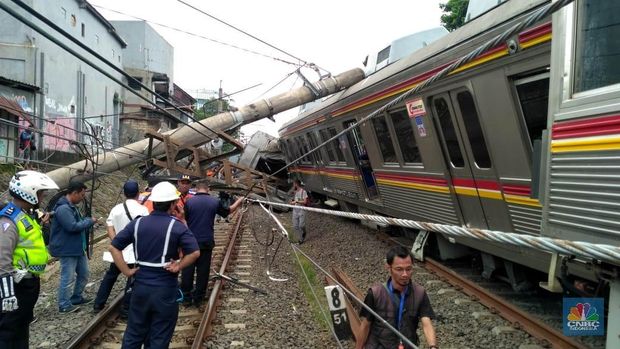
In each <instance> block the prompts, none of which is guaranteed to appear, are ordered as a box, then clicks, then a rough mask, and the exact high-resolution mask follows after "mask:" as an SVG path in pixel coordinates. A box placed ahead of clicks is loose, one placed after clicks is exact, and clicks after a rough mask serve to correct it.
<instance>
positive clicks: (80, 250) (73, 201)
mask: <svg viewBox="0 0 620 349" xmlns="http://www.w3.org/2000/svg"><path fill="white" fill-rule="evenodd" d="M85 196H86V185H85V184H84V183H82V182H77V181H75V182H71V183H69V186H68V187H67V194H66V195H65V196H63V197H61V198H60V199H59V200H58V202H57V203H56V205H55V206H54V212H56V214H55V216H54V219H52V230H51V231H52V232H51V235H50V245H49V251H50V254H51V255H52V256H54V257H58V259H59V261H60V282H59V283H58V309H59V311H60V312H61V313H72V312H74V311H76V310H78V309H79V307H78V305H80V304H87V303H89V302H90V301H91V300H92V299H87V298H84V297H83V296H82V292H83V291H84V287H86V282H87V281H88V259H87V258H86V249H87V248H88V245H87V243H88V242H87V241H88V234H87V230H88V228H90V227H92V226H93V225H94V224H95V223H97V219H96V218H92V217H88V218H82V214H81V213H80V211H79V210H78V209H77V207H75V205H77V204H79V203H80V202H82V200H84V197H85ZM76 275H77V279H76ZM72 286H73V287H72ZM71 288H73V294H71Z"/></svg>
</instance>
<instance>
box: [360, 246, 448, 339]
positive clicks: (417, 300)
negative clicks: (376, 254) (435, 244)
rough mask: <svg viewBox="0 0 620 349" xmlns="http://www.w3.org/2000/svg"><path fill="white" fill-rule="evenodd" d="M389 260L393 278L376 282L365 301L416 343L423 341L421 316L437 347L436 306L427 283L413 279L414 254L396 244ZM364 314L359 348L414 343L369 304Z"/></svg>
mask: <svg viewBox="0 0 620 349" xmlns="http://www.w3.org/2000/svg"><path fill="white" fill-rule="evenodd" d="M386 261H387V265H386V268H387V269H388V270H389V272H390V278H389V279H388V280H387V282H385V283H379V284H375V285H373V286H372V287H371V288H370V289H369V290H368V293H367V294H366V298H365V299H364V303H365V304H366V305H367V306H368V307H369V308H370V309H372V310H373V311H374V312H376V313H377V315H379V316H380V317H381V318H383V319H384V320H386V321H387V322H388V323H389V324H390V325H391V326H392V327H394V328H395V329H397V330H398V331H399V332H400V333H401V334H402V335H403V336H405V337H406V338H407V339H409V340H410V341H411V342H412V343H413V344H415V345H418V344H419V338H418V335H417V329H418V323H419V322H420V320H421V322H422V330H423V332H424V337H425V338H426V342H427V343H428V345H429V348H431V349H437V348H438V347H437V339H436V338H435V329H434V327H433V324H432V321H431V319H433V318H434V317H435V313H434V311H433V307H432V306H431V302H430V300H429V298H428V295H427V294H426V291H425V290H424V287H422V286H420V285H418V284H416V283H413V282H412V281H411V274H412V272H413V257H412V256H411V254H410V253H409V251H408V250H407V249H406V248H404V247H402V246H395V247H393V248H391V249H390V250H389V251H388V253H387V257H386ZM360 317H361V320H362V321H361V326H360V338H359V339H358V341H357V343H356V348H357V349H362V348H366V349H370V348H372V349H381V348H403V349H404V348H410V347H411V346H408V345H406V343H405V342H404V341H403V340H402V339H401V338H400V337H399V336H398V335H397V334H396V333H395V332H394V331H393V330H392V329H390V328H389V327H387V326H386V325H385V324H383V322H381V321H379V320H378V319H376V318H375V317H374V315H373V314H372V313H371V312H370V311H368V310H367V309H366V308H364V307H363V308H362V310H361V311H360Z"/></svg>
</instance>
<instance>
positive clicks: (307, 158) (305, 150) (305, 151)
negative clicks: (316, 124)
mask: <svg viewBox="0 0 620 349" xmlns="http://www.w3.org/2000/svg"><path fill="white" fill-rule="evenodd" d="M299 140H300V142H301V148H302V149H303V152H302V155H304V161H305V162H306V163H311V162H312V158H311V155H307V154H308V150H310V149H309V148H308V141H306V137H304V136H300V137H299Z"/></svg>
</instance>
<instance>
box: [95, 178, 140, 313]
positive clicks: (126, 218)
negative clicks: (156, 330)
mask: <svg viewBox="0 0 620 349" xmlns="http://www.w3.org/2000/svg"><path fill="white" fill-rule="evenodd" d="M139 193H140V190H139V186H138V183H137V182H136V181H134V180H128V181H127V182H125V185H124V186H123V194H125V201H124V202H123V203H120V204H118V205H116V206H114V207H113V208H112V210H111V211H110V215H109V216H108V219H107V220H106V223H107V226H108V237H109V238H110V241H111V240H114V237H115V236H116V233H117V232H119V231H121V230H123V228H125V226H126V225H127V224H129V222H131V221H132V220H134V219H136V218H138V217H143V216H148V214H149V211H148V209H147V208H146V207H144V206H142V205H140V203H139V202H138V201H137V199H138V196H139ZM123 259H124V260H125V263H127V264H128V265H129V266H130V267H131V268H133V267H134V264H135V263H136V257H135V256H134V253H133V245H129V246H127V247H126V248H125V249H124V250H123ZM103 260H104V261H106V262H110V268H109V269H108V271H107V272H106V273H105V275H104V276H103V280H102V281H101V285H100V286H99V291H97V297H96V298H95V304H94V305H93V310H94V312H95V313H98V312H100V311H101V310H103V308H104V307H105V304H106V302H107V300H108V297H109V296H110V292H112V288H113V287H114V283H115V282H116V279H118V275H119V274H120V273H121V271H120V270H119V269H118V267H116V265H115V264H114V260H113V259H112V254H110V252H107V251H106V252H104V253H103ZM129 287H130V279H127V283H126V284H125V298H124V299H123V307H122V308H121V317H126V316H127V312H128V311H129V300H130V294H129V293H128V292H127V291H128V290H129Z"/></svg>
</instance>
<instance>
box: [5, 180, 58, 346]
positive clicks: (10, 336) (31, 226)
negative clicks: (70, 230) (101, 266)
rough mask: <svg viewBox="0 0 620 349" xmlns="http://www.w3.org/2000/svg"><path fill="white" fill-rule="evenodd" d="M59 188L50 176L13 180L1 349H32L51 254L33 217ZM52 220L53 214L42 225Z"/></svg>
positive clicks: (7, 215) (7, 214) (8, 210)
mask: <svg viewBox="0 0 620 349" xmlns="http://www.w3.org/2000/svg"><path fill="white" fill-rule="evenodd" d="M49 189H58V186H57V185H56V183H54V181H53V180H52V179H51V178H49V177H48V176H47V175H45V174H42V173H39V172H36V171H21V172H18V173H16V174H15V176H13V178H11V182H10V183H9V193H10V194H11V196H12V197H13V200H12V202H10V203H9V204H7V205H6V206H5V207H4V208H3V209H2V210H0V300H1V304H0V308H1V310H2V312H1V313H0V348H3V349H28V342H29V330H30V329H29V327H30V321H32V318H33V309H34V305H35V303H36V302H37V299H38V298H39V290H40V281H39V275H41V274H42V273H43V271H44V270H45V266H46V265H47V250H46V248H45V243H44V241H43V232H42V231H41V227H40V226H39V223H37V221H36V220H35V219H34V218H33V217H32V215H33V214H34V212H33V210H34V209H36V208H37V207H38V206H39V203H40V202H41V200H42V199H43V193H44V192H45V191H46V190H49ZM47 220H49V214H45V216H43V219H42V221H43V222H45V221H47Z"/></svg>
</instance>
